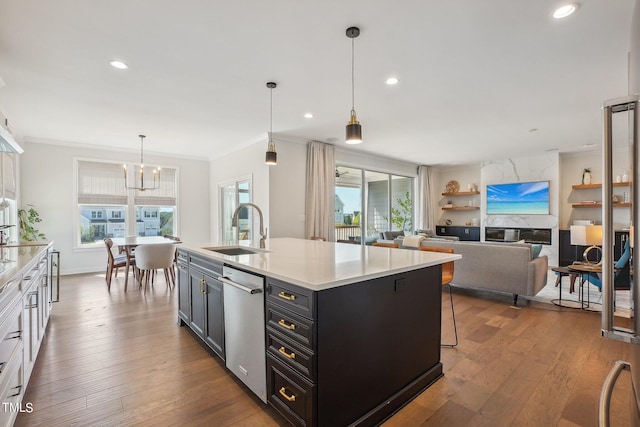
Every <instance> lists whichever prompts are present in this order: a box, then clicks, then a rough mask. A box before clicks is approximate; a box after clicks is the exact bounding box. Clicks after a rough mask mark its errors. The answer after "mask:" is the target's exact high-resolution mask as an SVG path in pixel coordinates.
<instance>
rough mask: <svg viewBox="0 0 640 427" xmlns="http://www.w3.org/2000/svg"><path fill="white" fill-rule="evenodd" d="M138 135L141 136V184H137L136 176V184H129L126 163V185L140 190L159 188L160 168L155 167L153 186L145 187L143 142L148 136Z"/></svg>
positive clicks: (127, 187) (128, 188)
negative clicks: (131, 185)
mask: <svg viewBox="0 0 640 427" xmlns="http://www.w3.org/2000/svg"><path fill="white" fill-rule="evenodd" d="M138 137H139V138H140V186H136V185H135V181H136V180H135V178H134V180H133V181H134V182H133V183H134V186H133V187H129V186H128V185H127V165H124V186H125V188H126V189H127V190H138V191H147V190H157V189H158V188H160V168H158V169H154V170H153V186H152V187H145V186H144V150H143V143H144V139H145V138H146V136H145V135H138Z"/></svg>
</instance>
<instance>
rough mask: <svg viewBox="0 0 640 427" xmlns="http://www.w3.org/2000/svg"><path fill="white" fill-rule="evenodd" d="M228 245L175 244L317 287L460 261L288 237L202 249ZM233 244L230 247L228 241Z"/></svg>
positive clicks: (449, 256)
mask: <svg viewBox="0 0 640 427" xmlns="http://www.w3.org/2000/svg"><path fill="white" fill-rule="evenodd" d="M224 246H228V245H224V244H214V243H204V244H188V243H184V244H181V245H180V246H179V247H180V248H183V249H185V250H189V251H190V252H192V253H196V254H199V255H202V256H205V257H207V258H211V259H215V260H218V261H221V262H223V263H226V264H229V265H232V266H234V267H239V268H242V269H245V270H248V271H252V272H254V273H258V274H263V275H265V276H269V277H273V278H275V279H280V280H284V281H286V282H288V283H292V284H294V285H298V286H301V287H304V288H306V289H310V290H313V291H320V290H323V289H329V288H333V287H337V286H342V285H347V284H350V283H356V282H361V281H363V280H369V279H375V278H379V277H384V276H388V275H391V274H396V273H404V272H407V271H411V270H416V269H419V268H425V267H431V266H434V265H438V264H442V263H445V262H448V261H455V260H457V259H460V258H461V256H460V255H456V254H444V253H433V252H424V251H412V250H402V249H390V248H383V247H376V246H360V245H351V244H346V243H333V242H323V241H319V240H304V239H293V238H275V239H268V240H267V241H266V245H265V246H266V248H265V249H259V248H256V247H255V246H254V247H252V246H251V245H250V244H240V245H235V246H239V247H250V248H252V249H253V250H254V251H257V253H255V254H250V255H224V254H221V253H218V252H214V251H211V250H208V249H205V248H210V247H214V248H218V247H224ZM231 246H232V247H233V246H234V245H231Z"/></svg>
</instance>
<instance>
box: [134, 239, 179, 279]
mask: <svg viewBox="0 0 640 427" xmlns="http://www.w3.org/2000/svg"><path fill="white" fill-rule="evenodd" d="M175 251H176V245H174V244H167V243H158V244H149V245H140V246H138V247H137V248H136V267H138V270H139V271H140V273H139V274H138V286H139V287H142V284H143V282H144V287H145V290H146V288H147V285H148V284H149V276H151V275H152V274H153V272H154V271H155V270H157V269H162V270H163V271H164V278H165V280H166V282H167V287H169V286H172V285H173V284H174V283H175V281H174V276H173V260H174V255H175ZM151 284H152V285H153V281H152V282H151Z"/></svg>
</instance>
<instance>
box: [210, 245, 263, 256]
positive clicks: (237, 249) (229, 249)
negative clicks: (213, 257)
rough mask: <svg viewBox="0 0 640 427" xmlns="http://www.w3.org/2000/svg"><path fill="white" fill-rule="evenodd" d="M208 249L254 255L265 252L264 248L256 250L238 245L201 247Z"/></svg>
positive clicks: (225, 252) (233, 253) (225, 253)
mask: <svg viewBox="0 0 640 427" xmlns="http://www.w3.org/2000/svg"><path fill="white" fill-rule="evenodd" d="M203 249H206V250H208V251H212V252H218V253H220V254H223V255H255V254H261V253H265V252H267V251H265V250H258V249H252V248H245V247H239V246H224V247H219V248H203Z"/></svg>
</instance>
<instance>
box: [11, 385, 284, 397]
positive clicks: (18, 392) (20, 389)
mask: <svg viewBox="0 0 640 427" xmlns="http://www.w3.org/2000/svg"><path fill="white" fill-rule="evenodd" d="M15 389H17V390H18V391H17V392H16V393H14V394H10V395H8V396H7V398H9V397H16V396H20V393H21V392H22V385H19V386H16V387H13V388H12V389H11V390H15ZM294 397H295V396H294Z"/></svg>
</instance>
